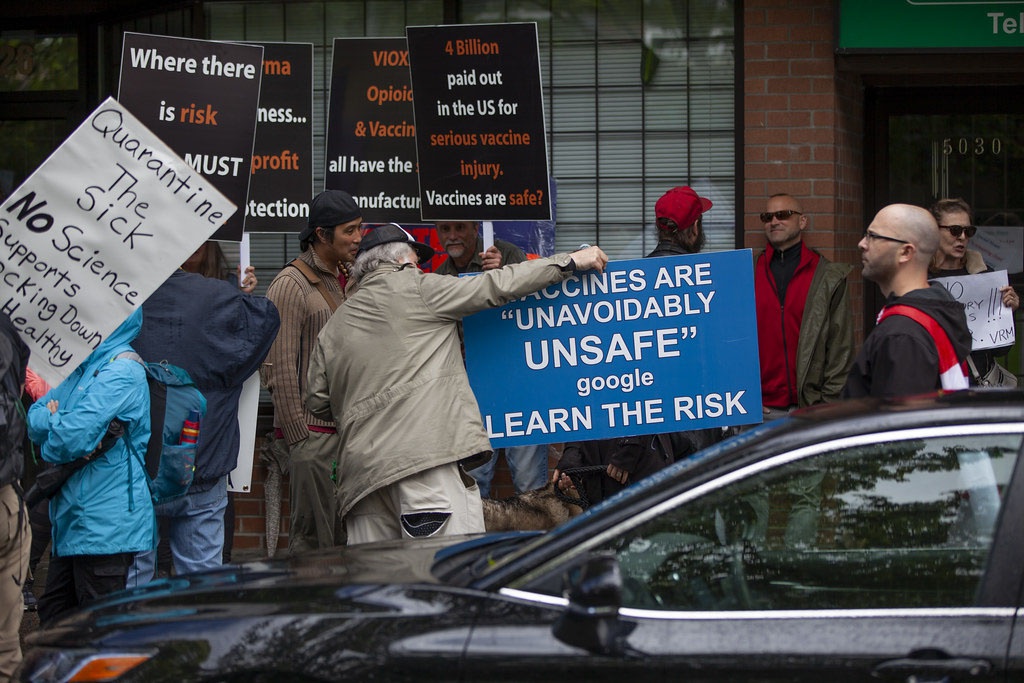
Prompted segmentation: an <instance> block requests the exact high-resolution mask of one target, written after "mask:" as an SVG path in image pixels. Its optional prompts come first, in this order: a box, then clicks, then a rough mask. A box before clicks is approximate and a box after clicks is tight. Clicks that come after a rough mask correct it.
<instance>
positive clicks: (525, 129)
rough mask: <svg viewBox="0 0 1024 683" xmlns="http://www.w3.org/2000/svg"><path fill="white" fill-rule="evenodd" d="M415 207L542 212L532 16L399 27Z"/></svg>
mask: <svg viewBox="0 0 1024 683" xmlns="http://www.w3.org/2000/svg"><path fill="white" fill-rule="evenodd" d="M406 39H407V41H408V43H409V68H410V72H411V75H412V87H413V93H414V94H415V98H414V99H413V108H414V109H415V112H416V152H417V155H418V161H419V169H420V172H419V181H420V202H421V209H420V211H421V214H422V217H423V220H425V221H440V220H497V221H501V220H549V219H550V218H551V201H550V196H549V193H548V188H549V181H548V166H547V136H546V134H545V129H544V101H543V97H542V91H541V79H540V56H539V52H538V45H537V25H536V24H533V23H522V24H474V25H458V26H413V27H409V28H407V29H406Z"/></svg>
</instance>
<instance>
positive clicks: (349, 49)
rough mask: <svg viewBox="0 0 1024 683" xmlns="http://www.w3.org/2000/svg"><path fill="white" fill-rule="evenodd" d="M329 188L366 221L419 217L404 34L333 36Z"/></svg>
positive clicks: (410, 220)
mask: <svg viewBox="0 0 1024 683" xmlns="http://www.w3.org/2000/svg"><path fill="white" fill-rule="evenodd" d="M332 64H333V65H332V67H331V102H330V110H329V114H328V116H327V121H328V124H327V152H326V158H327V172H326V173H325V174H324V188H325V189H328V190H344V191H346V192H348V193H349V194H351V195H352V197H353V198H354V199H355V200H356V203H357V204H359V206H360V207H361V208H362V210H363V220H364V221H365V222H367V223H390V222H396V223H403V224H408V223H418V222H419V221H420V196H419V191H418V185H417V178H416V127H415V125H413V108H412V87H411V85H410V83H409V51H408V49H406V46H405V38H335V39H334V60H333V63H332Z"/></svg>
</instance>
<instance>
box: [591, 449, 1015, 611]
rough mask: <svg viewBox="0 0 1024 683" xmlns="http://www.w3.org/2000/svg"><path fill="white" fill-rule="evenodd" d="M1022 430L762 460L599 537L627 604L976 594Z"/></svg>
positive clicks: (738, 604) (672, 606) (716, 605)
mask: <svg viewBox="0 0 1024 683" xmlns="http://www.w3.org/2000/svg"><path fill="white" fill-rule="evenodd" d="M1021 439H1022V437H1021V435H1019V434H989V435H972V436H970V437H965V436H962V435H956V436H946V437H934V438H915V439H909V440H902V441H900V440H897V441H887V442H885V443H876V444H870V445H858V446H852V447H846V448H842V449H840V450H833V451H828V452H824V453H819V454H817V455H813V456H810V457H808V458H804V459H801V460H796V461H790V462H788V463H786V464H783V465H780V466H778V467H774V468H768V469H762V470H761V471H756V472H754V473H752V474H750V476H747V477H745V478H740V479H737V480H736V481H734V482H732V483H731V484H728V485H726V486H723V487H719V488H717V489H715V490H712V491H710V492H709V493H707V494H705V495H703V496H700V497H698V498H695V499H691V500H689V501H688V502H686V503H683V504H681V505H679V506H678V507H676V508H674V509H670V510H668V511H667V512H665V513H663V514H660V515H658V516H656V517H653V518H652V519H650V520H649V521H646V522H644V523H642V524H640V525H638V526H637V527H635V528H633V529H631V530H629V531H628V532H626V533H625V534H624V535H620V536H618V537H616V538H615V539H614V540H613V541H610V542H607V543H605V544H603V545H602V549H606V550H612V551H613V552H615V553H616V555H617V556H618V559H619V563H620V567H621V571H622V576H623V583H624V599H623V606H626V607H635V608H646V609H660V610H814V609H851V608H857V609H867V608H911V607H940V606H969V605H972V604H973V602H974V596H975V592H976V591H977V589H978V586H979V583H980V580H981V576H982V572H983V569H984V566H985V559H986V557H987V554H988V551H989V548H990V547H991V545H992V539H993V534H994V531H995V527H996V521H997V517H998V514H999V509H1000V506H1001V503H1002V495H1003V491H1004V489H1005V488H1006V486H1007V484H1008V482H1009V479H1010V475H1011V472H1012V471H1013V467H1014V463H1015V461H1016V457H1017V453H1018V451H1019V450H1020V447H1021Z"/></svg>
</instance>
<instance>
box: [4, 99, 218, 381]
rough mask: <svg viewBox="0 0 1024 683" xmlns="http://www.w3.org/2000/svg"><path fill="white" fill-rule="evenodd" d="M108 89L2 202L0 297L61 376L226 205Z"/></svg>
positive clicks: (35, 365)
mask: <svg viewBox="0 0 1024 683" xmlns="http://www.w3.org/2000/svg"><path fill="white" fill-rule="evenodd" d="M235 208H236V207H235V205H234V204H232V203H231V202H230V201H229V200H228V199H227V198H226V197H225V196H224V195H223V194H221V193H220V192H219V191H218V190H217V188H216V187H214V186H213V184H212V183H211V182H210V181H208V180H206V179H205V178H203V177H202V175H200V174H199V173H197V172H196V171H195V170H194V169H192V168H190V167H189V166H188V165H187V164H186V163H185V162H184V161H183V160H182V159H181V158H180V157H178V156H177V155H176V154H175V153H174V151H173V150H171V149H170V147H168V146H167V145H166V144H164V143H163V142H162V141H161V140H160V139H159V138H158V137H157V136H156V135H154V134H153V133H152V132H151V131H149V130H148V129H147V128H146V127H145V126H144V125H143V124H142V123H141V122H140V121H139V120H138V119H137V118H135V117H134V116H133V115H132V114H131V113H130V112H129V111H128V110H127V109H126V108H124V107H123V106H122V105H121V104H119V103H118V102H117V101H116V100H114V99H112V98H107V100H106V101H105V102H103V103H102V104H101V105H100V106H99V107H98V108H97V109H96V110H95V111H94V112H92V113H91V114H90V115H89V116H88V117H87V118H86V119H85V121H84V122H83V123H82V124H81V125H80V126H79V127H78V128H77V129H76V130H75V131H74V132H73V133H72V134H71V135H70V136H69V137H68V139H67V140H65V141H64V142H63V143H62V144H61V146H60V147H58V148H57V149H56V150H55V151H54V152H53V154H51V155H50V157H49V158H48V159H47V160H46V161H44V162H43V163H42V164H41V165H40V166H39V168H37V169H36V170H35V171H34V172H33V173H32V175H30V176H29V177H28V178H27V179H26V180H25V182H24V183H23V184H22V185H21V187H19V188H17V189H16V190H14V192H12V193H11V195H10V196H9V197H8V198H7V199H6V201H4V202H3V205H2V206H0V245H2V246H0V309H2V310H3V311H4V312H5V313H6V314H7V315H8V316H9V317H10V319H11V321H12V322H13V323H14V326H15V328H17V330H18V332H19V333H20V334H21V338H22V339H23V340H24V341H25V343H26V344H28V346H29V348H30V349H31V350H32V355H31V358H30V360H29V365H30V366H31V367H32V369H33V370H35V371H36V373H38V374H39V376H40V377H42V378H43V379H44V380H46V382H47V383H49V384H50V385H52V386H56V385H57V384H59V383H60V382H61V381H62V380H63V379H64V378H65V377H67V376H68V375H69V374H71V372H73V371H74V369H75V368H76V367H78V365H79V364H80V363H81V362H82V361H83V360H85V358H86V357H87V356H88V355H89V354H90V353H92V352H93V351H94V350H95V349H96V347H97V346H99V344H100V343H101V342H102V341H103V340H104V339H105V338H106V337H107V336H108V335H109V334H110V333H111V332H112V331H114V329H116V328H117V326H118V325H120V324H121V322H123V321H124V319H125V318H127V317H128V316H129V315H130V314H131V312H132V311H133V310H134V309H135V308H137V307H138V306H140V305H141V304H142V302H143V301H145V300H146V298H147V297H149V295H150V294H152V293H153V291H154V290H156V288H157V287H159V286H160V285H161V284H163V282H164V280H166V279H167V278H168V277H170V275H171V273H173V272H174V271H175V269H177V267H178V265H179V264H181V263H184V262H185V259H187V258H188V256H189V254H191V253H192V252H194V251H195V250H196V248H198V247H199V245H200V244H202V243H203V242H204V241H205V240H207V239H209V237H210V235H212V234H213V232H214V231H215V230H217V228H219V227H220V226H221V225H223V224H224V221H225V220H227V219H228V217H229V216H231V214H233V213H234V212H235Z"/></svg>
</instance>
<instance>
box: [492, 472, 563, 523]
mask: <svg viewBox="0 0 1024 683" xmlns="http://www.w3.org/2000/svg"><path fill="white" fill-rule="evenodd" d="M483 504H484V528H485V529H486V530H487V531H547V530H548V529H552V528H554V527H555V526H556V525H558V524H561V523H562V522H565V521H567V520H569V519H572V518H573V517H575V516H576V515H578V514H580V513H581V512H583V508H582V507H581V506H580V505H576V504H574V503H571V502H569V501H567V500H565V499H564V498H560V497H558V496H557V495H556V494H555V485H554V484H553V483H551V482H548V485H547V486H545V487H544V488H542V489H535V490H533V491H524V492H523V493H517V494H516V495H514V496H512V497H511V498H504V499H502V500H492V499H490V498H484V499H483Z"/></svg>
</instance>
